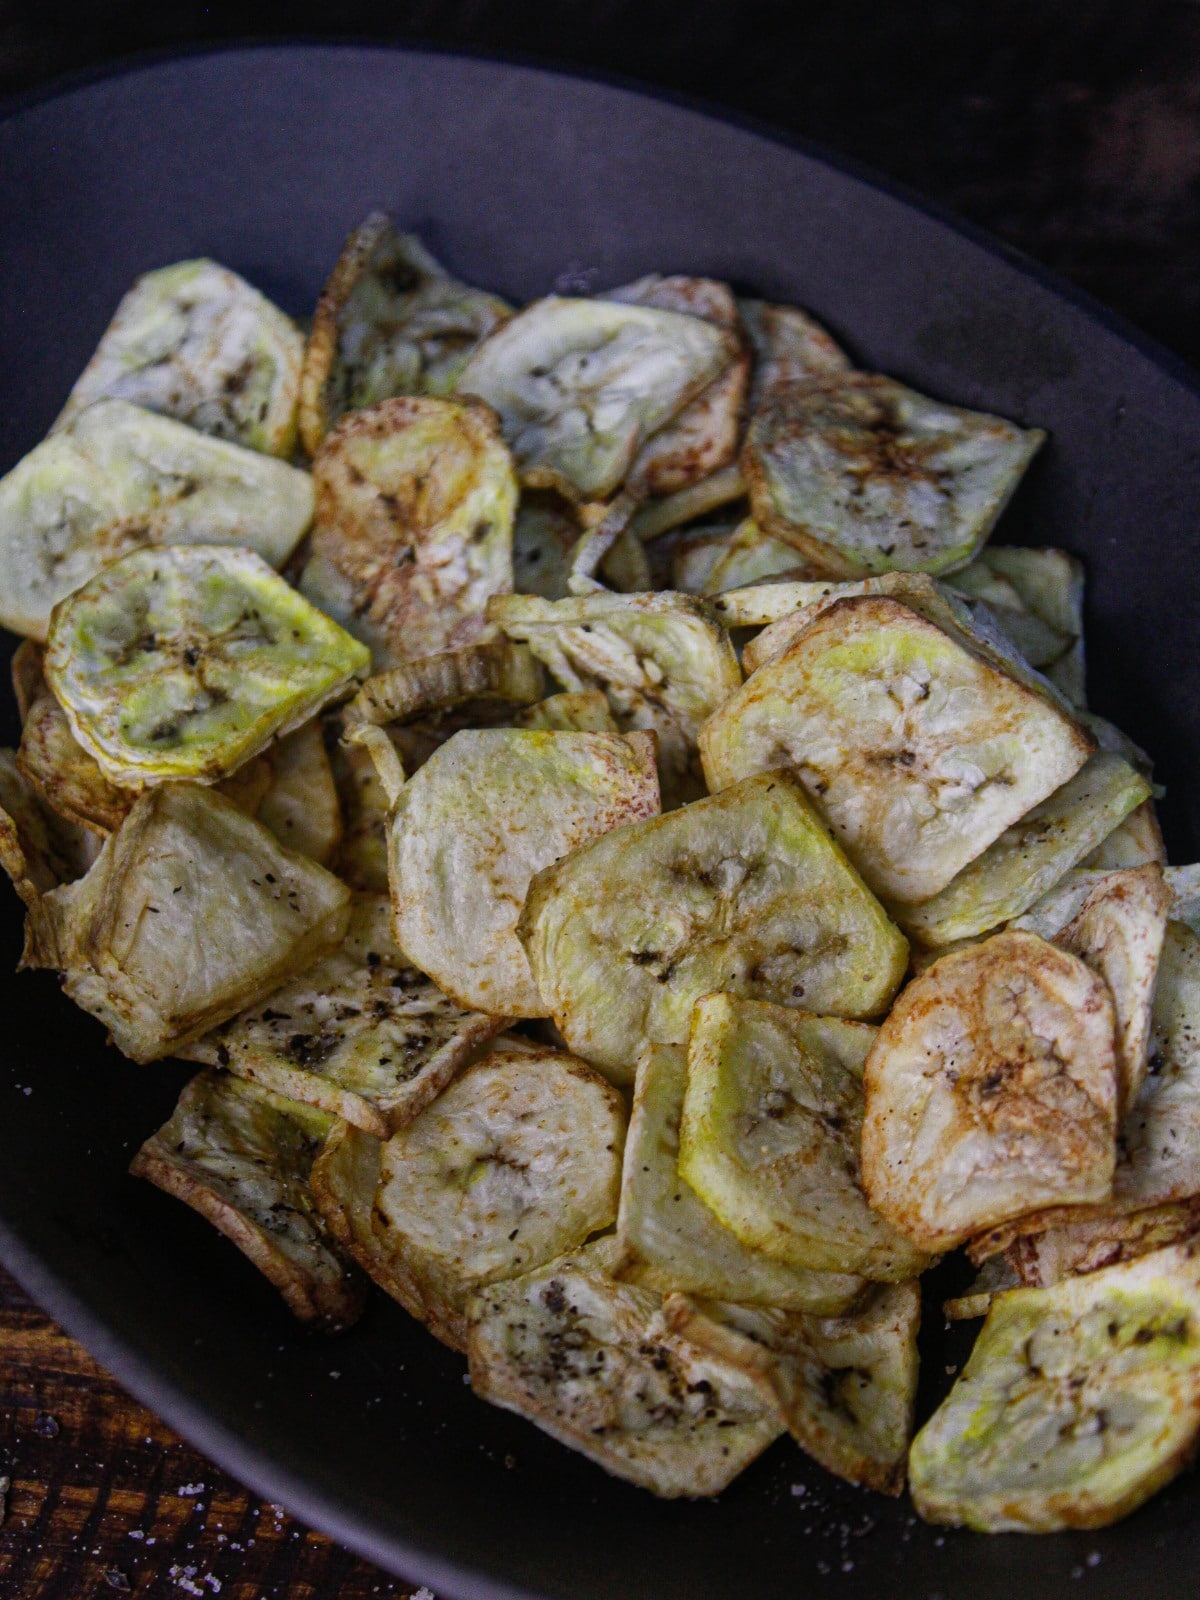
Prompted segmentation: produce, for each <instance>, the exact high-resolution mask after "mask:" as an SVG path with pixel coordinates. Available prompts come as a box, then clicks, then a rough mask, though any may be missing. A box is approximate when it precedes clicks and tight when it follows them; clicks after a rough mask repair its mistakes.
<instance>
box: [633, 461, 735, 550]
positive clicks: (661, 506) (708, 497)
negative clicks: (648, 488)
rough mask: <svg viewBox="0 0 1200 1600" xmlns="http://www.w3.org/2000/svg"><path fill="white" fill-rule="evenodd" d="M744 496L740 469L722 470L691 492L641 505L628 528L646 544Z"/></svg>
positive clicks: (690, 490) (671, 495) (683, 491)
mask: <svg viewBox="0 0 1200 1600" xmlns="http://www.w3.org/2000/svg"><path fill="white" fill-rule="evenodd" d="M745 493H746V485H745V481H744V480H743V478H742V473H741V468H740V467H738V466H736V465H735V466H730V467H722V468H721V470H720V472H714V473H713V474H712V476H711V477H708V478H704V479H703V480H702V481H701V482H700V483H697V484H693V486H692V487H691V488H690V489H680V490H678V491H677V492H676V493H675V494H668V495H663V497H662V498H661V499H659V500H646V501H644V502H643V503H642V505H641V506H639V507H638V509H637V511H635V512H634V515H633V520H632V522H631V523H630V527H631V528H632V530H633V532H634V533H635V534H636V535H637V537H638V538H639V539H641V540H642V541H643V543H648V542H649V541H650V540H651V539H657V538H658V537H659V536H660V535H661V534H664V533H670V532H671V531H672V529H674V528H682V527H684V526H685V525H686V524H687V523H689V522H697V521H699V519H700V518H701V517H707V516H711V515H712V513H713V512H714V511H721V510H723V509H724V507H726V506H728V505H731V504H732V502H733V501H735V500H741V499H742V498H743V496H744V495H745Z"/></svg>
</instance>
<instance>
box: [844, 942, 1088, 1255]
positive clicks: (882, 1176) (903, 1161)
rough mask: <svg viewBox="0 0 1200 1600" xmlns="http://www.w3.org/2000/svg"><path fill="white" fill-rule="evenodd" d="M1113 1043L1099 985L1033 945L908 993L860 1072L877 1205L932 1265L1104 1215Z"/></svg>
mask: <svg viewBox="0 0 1200 1600" xmlns="http://www.w3.org/2000/svg"><path fill="white" fill-rule="evenodd" d="M1114 1035H1115V1017H1114V1011H1113V1002H1112V998H1111V996H1110V994H1109V992H1108V987H1107V985H1106V984H1105V983H1104V980H1103V979H1102V978H1100V977H1098V976H1097V975H1096V973H1094V972H1092V971H1091V970H1090V968H1089V967H1087V966H1086V965H1085V964H1084V962H1082V961H1081V960H1079V959H1078V957H1076V956H1073V955H1069V954H1067V953H1066V952H1065V951H1063V950H1059V949H1056V948H1055V947H1054V946H1053V945H1050V944H1047V943H1046V942H1045V940H1043V939H1039V938H1038V937H1037V936H1036V935H1035V934H1030V933H1021V932H1011V933H1001V934H997V935H996V936H995V937H994V938H991V939H987V940H985V941H984V942H983V943H982V944H979V945H975V946H973V947H971V948H970V949H966V950H961V951H958V952H956V953H955V954H953V955H948V956H943V957H942V959H941V960H940V961H937V962H935V963H934V964H933V966H932V967H930V968H929V969H928V970H927V971H926V972H924V973H922V974H921V976H920V977H919V978H916V979H914V981H913V982H912V983H910V984H909V986H908V987H907V988H906V989H905V990H904V991H903V993H902V994H901V996H900V998H899V1000H898V1001H897V1002H896V1004H895V1006H894V1007H893V1008H892V1010H891V1012H890V1014H889V1016H888V1017H887V1020H886V1021H885V1022H884V1024H883V1026H882V1028H881V1029H880V1030H879V1036H878V1038H877V1039H876V1041H875V1044H874V1045H873V1047H872V1049H871V1054H870V1056H869V1058H868V1060H867V1064H866V1071H865V1075H864V1082H865V1088H866V1117H865V1121H864V1123H863V1135H862V1165H863V1178H864V1182H865V1186H866V1192H867V1197H868V1199H869V1200H870V1202H871V1204H872V1205H873V1206H874V1207H875V1209H876V1210H877V1211H879V1212H880V1213H882V1215H883V1216H885V1217H887V1218H888V1220H889V1221H890V1222H891V1223H892V1224H893V1225H894V1226H895V1227H897V1228H899V1229H900V1230H902V1232H903V1233H905V1234H906V1235H907V1236H908V1237H910V1238H911V1239H913V1240H914V1241H916V1243H917V1244H919V1245H921V1246H922V1247H923V1248H924V1249H926V1250H929V1251H941V1250H950V1249H953V1248H954V1247H955V1246H956V1245H959V1244H962V1243H964V1242H965V1241H966V1240H968V1239H970V1238H971V1237H972V1236H973V1235H974V1234H977V1233H979V1232H981V1231H982V1230H983V1229H985V1228H989V1227H993V1226H994V1225H996V1224H997V1223H1002V1222H1004V1221H1006V1220H1007V1219H1009V1218H1011V1217H1018V1216H1021V1215H1022V1214H1023V1213H1026V1212H1031V1211H1034V1210H1036V1209H1037V1208H1038V1207H1039V1206H1048V1205H1054V1204H1060V1203H1061V1204H1069V1203H1072V1202H1082V1201H1089V1200H1103V1199H1105V1198H1106V1197H1107V1196H1108V1195H1109V1194H1110V1193H1111V1191H1112V1183H1113V1166H1114V1160H1115V1155H1116V1132H1117V1096H1118V1084H1117V1066H1116V1056H1115V1043H1114Z"/></svg>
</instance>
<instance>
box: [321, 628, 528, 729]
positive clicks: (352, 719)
mask: <svg viewBox="0 0 1200 1600" xmlns="http://www.w3.org/2000/svg"><path fill="white" fill-rule="evenodd" d="M545 687H546V683H545V678H544V676H543V673H542V669H541V667H540V666H539V664H538V662H537V660H536V658H535V657H534V656H533V655H532V654H531V652H530V651H529V650H528V649H527V648H526V647H525V646H524V645H520V644H512V643H511V642H510V641H509V640H507V639H488V640H486V641H484V642H482V643H480V644H471V645H467V646H465V647H464V648H463V649H461V650H442V651H439V652H438V653H437V654H435V655H429V656H418V657H416V658H415V659H414V660H412V661H403V662H401V663H400V665H399V666H396V667H391V668H389V669H388V671H386V672H379V673H376V674H375V676H374V677H372V678H368V679H367V681H366V682H365V683H364V684H363V686H362V688H361V689H360V690H359V691H358V694H357V695H356V696H355V697H354V699H353V700H352V701H351V702H350V704H349V706H348V707H347V708H346V712H345V721H346V724H347V726H352V725H353V724H354V723H356V722H374V723H378V724H380V725H383V724H385V723H389V722H411V721H414V720H415V719H417V718H419V717H430V716H434V715H436V714H437V713H439V712H443V711H451V710H455V709H457V708H458V707H459V706H462V705H465V704H467V703H469V702H470V701H473V700H503V701H508V702H510V703H512V704H513V705H518V706H521V705H532V704H533V702H534V701H536V700H540V699H541V697H542V695H543V693H544V692H545Z"/></svg>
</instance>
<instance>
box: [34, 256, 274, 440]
mask: <svg viewBox="0 0 1200 1600" xmlns="http://www.w3.org/2000/svg"><path fill="white" fill-rule="evenodd" d="M303 355H304V339H303V336H302V335H301V333H300V330H299V329H298V328H297V327H296V325H295V323H294V322H293V321H292V320H291V318H290V317H285V316H284V314H283V312H282V311H280V310H279V309H278V307H277V306H273V305H272V304H271V302H270V301H269V300H268V299H267V298H266V297H265V295H261V294H259V292H258V290H257V289H252V288H251V287H250V285H249V284H248V283H247V282H246V280H245V279H244V278H239V277H238V275H237V273H236V272H230V271H228V269H227V268H225V267H221V266H218V265H217V263H216V262H215V261H203V260H201V261H178V262H176V263H175V265H174V266H170V267H160V268H159V270H158V271H157V272H147V273H146V274H145V275H144V276H143V277H141V278H139V279H138V280H137V282H136V283H135V284H134V286H133V288H132V289H130V291H129V293H128V294H127V295H126V296H125V298H124V299H123V300H122V301H121V304H120V305H119V306H118V307H117V311H116V315H115V316H114V317H113V320H112V321H111V322H110V323H109V325H108V327H107V329H106V330H105V333H104V337H103V338H102V339H101V340H100V343H99V345H98V346H97V347H96V353H95V355H94V356H93V357H92V359H91V360H90V361H89V362H88V364H87V366H86V367H85V368H84V370H83V373H82V375H81V376H80V378H79V381H78V382H77V383H76V385H75V387H74V388H73V389H72V390H71V393H70V395H69V396H68V399H67V403H66V405H65V406H64V407H63V410H62V414H61V415H60V417H59V419H58V421H57V423H56V424H55V427H56V429H57V428H62V427H64V426H66V424H67V423H69V422H71V421H72V420H73V419H74V418H75V417H77V416H78V415H79V413H80V412H82V411H83V410H84V409H85V408H86V407H88V406H90V405H92V404H93V403H94V402H95V401H97V400H103V399H106V398H107V399H114V400H130V401H132V402H133V404H134V405H138V406H145V408H146V409H147V410H148V411H159V412H162V413H163V415H164V416H168V417H175V418H177V419H178V420H179V421H180V422H186V423H187V424H188V426H189V427H192V428H196V429H198V430H199V431H200V432H201V433H211V434H215V435H216V436H217V437H218V438H219V439H230V440H232V441H233V442H234V443H235V444H242V445H246V446H247V447H248V448H249V449H251V450H262V451H265V452H266V453H267V454H268V455H273V456H290V455H291V453H292V447H293V445H294V444H295V442H296V405H297V401H298V399H299V395H300V363H301V360H302V359H303Z"/></svg>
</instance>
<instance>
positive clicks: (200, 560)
mask: <svg viewBox="0 0 1200 1600" xmlns="http://www.w3.org/2000/svg"><path fill="white" fill-rule="evenodd" d="M368 661H369V657H368V653H367V651H366V649H365V647H364V646H363V645H361V644H359V643H358V641H357V640H355V639H352V638H351V637H350V635H349V634H348V633H346V632H344V631H343V629H341V628H339V627H338V626H337V624H336V623H334V622H331V621H330V620H329V618H328V617H325V616H322V614H321V613H320V612H319V611H318V610H317V609H316V607H315V606H312V605H310V604H309V603H308V601H307V600H305V599H304V598H303V597H302V596H301V595H298V594H297V593H296V591H295V590H294V589H292V588H291V587H290V586H289V585H288V584H286V583H285V582H284V580H283V579H282V578H281V577H279V575H278V574H277V573H275V572H272V570H271V568H270V567H268V566H267V564H266V562H265V561H262V560H260V558H259V557H258V556H256V555H254V554H253V553H252V552H251V551H249V550H229V549H225V548H223V547H221V546H217V545H211V546H209V545H195V546H191V547H184V546H177V547H175V548H172V549H166V550H140V551H137V552H135V553H134V554H133V555H130V556H126V557H125V558H124V560H122V561H118V562H116V563H114V565H113V566H111V567H106V568H105V569H104V570H103V571H102V572H99V573H97V574H96V576H95V577H94V578H92V579H90V580H89V582H87V583H85V584H84V585H83V587H82V588H80V589H77V590H76V591H75V593H74V594H72V595H69V596H68V597H67V599H66V600H63V601H61V602H60V603H59V604H58V605H57V606H56V607H55V610H54V616H53V619H52V621H51V626H50V639H49V642H48V644H47V647H46V677H47V679H48V681H49V683H50V687H51V688H52V689H53V691H54V693H55V695H56V696H57V697H58V700H59V702H60V704H61V705H62V707H63V709H64V711H65V712H66V713H67V717H68V719H69V720H70V723H71V731H72V733H73V734H74V735H75V737H76V739H77V740H78V741H79V743H80V744H81V745H82V746H83V747H84V749H85V750H86V751H87V752H88V753H89V754H90V755H92V756H94V757H95V759H96V760H97V761H98V762H99V763H100V767H101V770H102V771H103V772H104V774H105V776H106V777H108V778H110V779H111V780H112V781H113V782H114V783H120V784H125V785H128V786H130V787H137V786H139V785H142V784H153V783H164V782H167V781H169V780H172V779H177V778H192V779H196V780H198V781H200V782H208V783H212V782H215V781H216V780H218V779H220V778H223V777H226V776H228V774H230V773H231V772H233V771H235V770H236V768H238V767H239V766H241V765H242V763H243V762H245V761H247V760H248V759H249V758H250V757H251V756H253V755H255V754H257V752H258V751H259V750H262V749H263V748H264V747H265V746H266V745H267V744H268V743H269V742H270V741H271V739H272V738H274V737H275V735H277V734H281V733H287V732H290V730H291V729H293V728H296V727H299V726H300V724H301V723H304V722H307V721H308V719H309V718H310V717H311V716H312V715H313V713H314V712H316V711H319V710H320V709H321V707H322V706H323V705H325V704H326V703H327V702H328V701H330V700H331V699H333V698H335V697H336V696H337V695H339V694H341V693H342V692H343V691H344V690H345V689H346V687H347V686H348V685H349V684H350V683H351V682H352V680H353V678H354V677H355V675H356V674H360V673H362V672H363V671H364V670H365V668H366V666H367V665H368Z"/></svg>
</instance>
